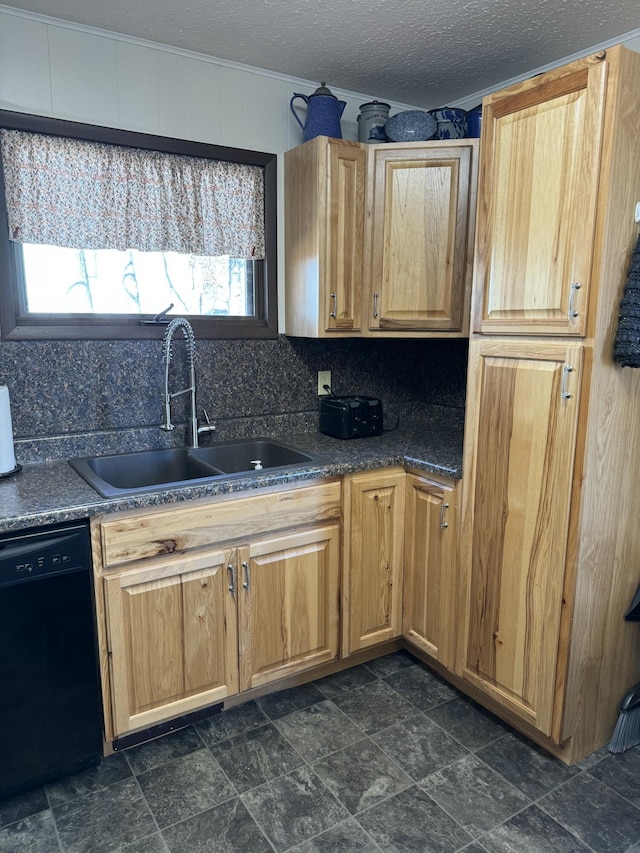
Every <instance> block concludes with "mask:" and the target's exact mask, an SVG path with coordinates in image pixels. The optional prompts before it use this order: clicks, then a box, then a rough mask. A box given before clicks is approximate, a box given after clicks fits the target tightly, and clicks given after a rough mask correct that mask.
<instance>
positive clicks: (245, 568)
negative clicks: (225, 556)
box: [242, 562, 251, 589]
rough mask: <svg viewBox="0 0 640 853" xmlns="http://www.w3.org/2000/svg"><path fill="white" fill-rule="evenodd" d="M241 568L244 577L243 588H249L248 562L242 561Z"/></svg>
mask: <svg viewBox="0 0 640 853" xmlns="http://www.w3.org/2000/svg"><path fill="white" fill-rule="evenodd" d="M242 568H243V569H244V578H245V579H244V583H243V584H242V586H243V587H244V588H245V589H249V585H250V583H251V575H250V574H249V563H246V562H245V563H243V564H242Z"/></svg>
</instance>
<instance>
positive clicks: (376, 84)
mask: <svg viewBox="0 0 640 853" xmlns="http://www.w3.org/2000/svg"><path fill="white" fill-rule="evenodd" d="M7 5H10V6H13V7H14V8H19V9H23V10H27V11H31V12H36V13H39V14H42V15H48V16H51V17H54V18H61V19H64V20H67V21H73V22H75V23H78V24H84V25H88V26H94V27H99V28H101V29H106V30H111V31H113V32H117V33H124V34H127V35H130V36H136V37H138V38H143V39H149V40H151V41H155V42H160V43H163V44H167V45H172V46H175V47H179V48H183V49H185V50H191V51H196V52H198V53H203V54H208V55H210V56H215V57H218V58H221V59H226V60H233V61H235V62H240V63H243V64H247V65H252V66H256V67H258V68H264V69H268V70H270V71H275V72H278V73H281V74H286V75H290V76H293V77H298V78H302V79H304V80H309V81H320V80H326V81H327V84H328V85H329V86H330V87H334V88H341V89H347V90H350V91H352V92H361V93H362V92H364V93H368V94H371V95H373V96H375V97H380V98H389V99H392V100H394V101H398V102H401V103H405V104H413V105H416V106H422V107H429V108H430V107H436V106H441V105H444V104H446V103H450V102H452V101H455V100H456V99H459V98H462V97H464V96H466V95H469V94H471V93H473V92H478V91H481V90H484V89H488V88H490V87H492V86H495V85H496V84H498V83H501V82H503V81H504V80H507V79H510V78H512V77H517V76H519V75H521V74H525V73H526V72H527V71H530V70H532V69H535V68H539V67H541V66H543V65H547V64H550V63H553V62H557V61H558V60H560V59H562V58H564V57H567V56H570V55H572V54H574V53H580V52H583V51H585V50H587V49H588V48H590V47H592V46H593V45H597V44H600V43H602V42H605V41H610V40H611V39H615V38H617V37H618V36H620V35H622V34H624V33H628V32H631V31H633V30H636V29H638V28H640V3H639V2H638V0H526V2H525V0H493V1H492V0H325V2H323V3H320V2H318V0H232V2H225V1H224V0H182V2H176V0H109V2H105V0H14V2H10V3H8V4H7Z"/></svg>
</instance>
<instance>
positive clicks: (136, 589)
mask: <svg viewBox="0 0 640 853" xmlns="http://www.w3.org/2000/svg"><path fill="white" fill-rule="evenodd" d="M229 556H230V555H229V553H228V552H225V551H222V550H217V551H213V550H211V551H207V552H205V553H204V554H202V555H199V556H197V557H189V558H185V557H182V558H180V559H176V560H172V561H170V562H168V563H167V562H166V561H159V560H155V561H149V563H148V564H146V565H144V566H143V567H142V568H137V569H126V570H124V571H119V572H115V573H113V574H110V575H109V576H108V577H106V578H104V594H105V610H106V616H107V630H108V637H109V641H108V642H109V664H110V676H111V700H112V712H113V724H114V730H115V734H117V735H121V734H124V733H126V732H128V731H131V730H134V729H138V728H146V727H149V726H152V725H154V724H155V723H158V722H159V721H161V720H166V719H170V718H172V717H176V716H180V715H181V714H185V713H188V712H190V711H193V710H195V709H196V708H200V707H204V706H206V705H211V704H214V703H216V702H221V701H222V700H223V699H225V698H226V697H227V696H230V695H232V694H234V693H237V692H238V644H237V628H236V602H235V597H234V592H233V590H230V589H229V583H228V573H227V565H228V564H229Z"/></svg>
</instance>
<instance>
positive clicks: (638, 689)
mask: <svg viewBox="0 0 640 853" xmlns="http://www.w3.org/2000/svg"><path fill="white" fill-rule="evenodd" d="M638 705H640V684H636V686H635V687H632V688H631V690H630V691H629V692H628V693H627V695H626V696H625V697H624V699H623V700H622V704H621V705H620V711H630V710H631V709H632V708H635V707H637V706H638Z"/></svg>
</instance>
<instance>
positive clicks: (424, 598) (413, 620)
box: [402, 474, 459, 670]
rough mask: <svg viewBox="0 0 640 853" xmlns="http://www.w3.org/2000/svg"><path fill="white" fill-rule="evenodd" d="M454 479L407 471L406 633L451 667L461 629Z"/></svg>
mask: <svg viewBox="0 0 640 853" xmlns="http://www.w3.org/2000/svg"><path fill="white" fill-rule="evenodd" d="M457 571H458V502H457V489H456V484H455V482H453V481H451V480H448V479H446V478H438V477H435V476H434V475H424V476H416V475H414V474H408V475H407V504H406V524H405V560H404V581H403V616H402V634H403V636H404V638H405V639H406V640H408V641H409V642H410V643H411V644H412V645H413V646H416V647H417V648H418V649H420V650H421V651H422V652H424V653H425V654H426V655H427V656H428V658H429V659H431V660H432V661H437V662H438V663H440V664H442V666H444V667H446V668H447V669H448V670H453V669H454V663H455V649H456V637H457V633H458V629H459V625H458V618H457V611H456V602H457V589H458V576H457Z"/></svg>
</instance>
